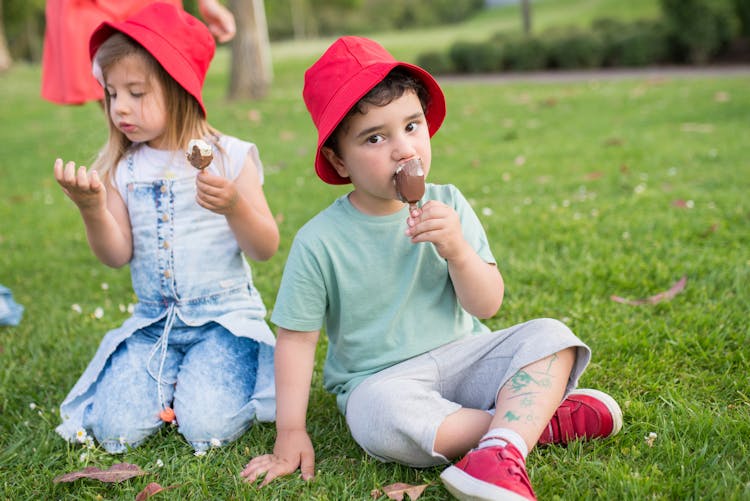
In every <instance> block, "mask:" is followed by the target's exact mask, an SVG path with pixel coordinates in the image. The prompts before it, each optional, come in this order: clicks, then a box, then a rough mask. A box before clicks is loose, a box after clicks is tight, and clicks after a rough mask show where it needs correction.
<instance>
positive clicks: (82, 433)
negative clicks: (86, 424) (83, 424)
mask: <svg viewBox="0 0 750 501" xmlns="http://www.w3.org/2000/svg"><path fill="white" fill-rule="evenodd" d="M87 437H88V433H86V430H84V429H83V428H80V429H79V430H78V431H76V440H77V441H78V443H79V444H82V443H84V442H86V438H87Z"/></svg>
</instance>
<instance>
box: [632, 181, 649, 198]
mask: <svg viewBox="0 0 750 501" xmlns="http://www.w3.org/2000/svg"><path fill="white" fill-rule="evenodd" d="M644 191H646V185H645V184H644V183H641V184H639V185H637V186H636V187H635V188H633V193H635V194H636V195H640V194H641V193H643V192H644Z"/></svg>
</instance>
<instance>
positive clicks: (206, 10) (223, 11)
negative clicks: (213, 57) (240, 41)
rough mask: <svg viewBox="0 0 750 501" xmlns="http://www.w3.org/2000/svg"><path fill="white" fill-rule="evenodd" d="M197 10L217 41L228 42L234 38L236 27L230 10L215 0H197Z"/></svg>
mask: <svg viewBox="0 0 750 501" xmlns="http://www.w3.org/2000/svg"><path fill="white" fill-rule="evenodd" d="M198 11H199V12H200V13H201V17H202V18H203V20H204V21H205V22H206V25H207V26H208V30H209V31H210V32H211V34H212V35H213V36H215V37H216V39H217V40H218V41H219V42H221V43H224V42H228V41H229V40H231V39H232V38H234V35H235V33H236V32H237V27H236V25H235V21H234V15H233V14H232V11H230V10H229V9H227V8H226V7H224V6H223V5H222V4H220V3H219V2H218V1H217V0H198Z"/></svg>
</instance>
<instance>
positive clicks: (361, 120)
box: [323, 91, 432, 215]
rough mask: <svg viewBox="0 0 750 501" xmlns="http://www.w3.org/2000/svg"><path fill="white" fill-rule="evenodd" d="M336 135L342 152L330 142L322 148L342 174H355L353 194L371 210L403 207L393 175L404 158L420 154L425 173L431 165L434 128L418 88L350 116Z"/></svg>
mask: <svg viewBox="0 0 750 501" xmlns="http://www.w3.org/2000/svg"><path fill="white" fill-rule="evenodd" d="M337 139H338V145H339V147H338V150H339V155H336V154H335V153H333V151H332V150H331V149H330V148H324V149H323V154H324V155H326V158H327V159H328V161H329V162H331V164H332V165H333V166H334V168H335V169H336V171H337V172H338V173H339V175H341V176H343V177H348V178H350V179H351V181H352V184H353V185H354V191H353V192H352V193H351V195H350V197H349V199H350V200H351V202H352V204H353V205H354V206H355V207H357V209H359V210H361V211H362V212H364V213H366V214H373V215H385V214H392V213H394V212H397V211H399V210H401V209H402V208H403V207H404V203H403V202H401V201H399V200H398V199H397V196H396V185H395V183H394V181H393V175H394V174H395V172H396V169H397V168H398V166H399V164H401V163H402V162H404V161H406V160H409V159H412V158H415V157H418V158H420V159H421V160H422V167H423V169H424V172H425V177H426V176H427V174H428V173H429V171H430V162H431V160H432V150H431V147H430V132H429V129H428V128H427V120H426V118H425V116H424V112H423V111H422V105H421V103H420V101H419V98H418V97H417V94H416V93H415V92H413V91H408V92H405V93H404V95H402V96H401V97H400V98H398V99H394V100H393V101H391V102H390V103H388V104H387V105H385V106H374V105H369V106H366V107H365V108H364V113H362V114H359V113H358V114H355V115H352V116H351V117H350V118H349V122H348V124H347V125H346V127H344V128H343V130H341V131H340V132H339V137H338V138H337Z"/></svg>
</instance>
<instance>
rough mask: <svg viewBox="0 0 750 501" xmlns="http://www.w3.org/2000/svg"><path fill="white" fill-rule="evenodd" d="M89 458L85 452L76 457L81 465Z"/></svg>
mask: <svg viewBox="0 0 750 501" xmlns="http://www.w3.org/2000/svg"><path fill="white" fill-rule="evenodd" d="M88 458H89V455H88V454H86V453H85V452H82V453H81V455H80V456H78V461H79V462H81V463H85V462H86V460H87V459H88Z"/></svg>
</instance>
